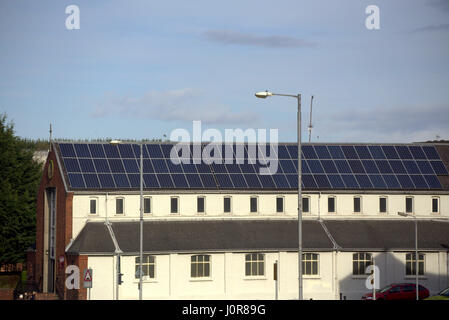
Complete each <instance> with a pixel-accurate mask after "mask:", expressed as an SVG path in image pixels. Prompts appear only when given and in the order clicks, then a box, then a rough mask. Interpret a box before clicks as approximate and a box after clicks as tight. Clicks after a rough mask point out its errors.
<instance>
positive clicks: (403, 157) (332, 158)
mask: <svg viewBox="0 0 449 320" xmlns="http://www.w3.org/2000/svg"><path fill="white" fill-rule="evenodd" d="M172 147H173V144H144V145H143V158H144V160H143V169H144V174H143V180H144V182H143V184H144V188H145V189H297V188H298V177H297V161H298V160H297V159H298V158H297V153H298V148H297V146H296V145H289V144H279V145H278V147H277V150H276V148H274V147H273V146H269V145H267V146H265V148H266V149H265V150H264V152H263V154H265V155H266V158H269V157H270V158H276V159H278V166H277V171H276V172H274V170H273V167H271V171H272V173H273V174H271V175H262V174H260V171H259V170H260V169H261V168H263V167H266V163H265V164H264V162H263V161H266V160H267V159H265V158H264V157H263V156H262V157H261V158H260V157H259V158H256V157H255V155H254V154H252V153H251V150H252V149H251V148H248V145H235V144H234V145H232V144H227V145H220V146H217V149H215V150H214V149H213V148H212V152H210V155H211V157H214V156H216V157H217V158H219V159H223V161H222V163H212V164H207V163H205V161H202V160H201V159H200V157H201V154H202V151H203V150H204V148H205V145H198V148H201V149H198V150H200V151H199V152H196V151H195V147H194V146H193V145H189V146H188V148H187V150H188V153H189V154H188V155H186V154H185V153H184V154H181V153H175V154H177V155H178V156H179V157H180V156H182V157H186V159H189V160H191V161H190V163H189V164H185V163H181V164H174V163H173V162H172V161H171V159H170V152H171V149H172ZM240 147H241V148H242V149H240ZM209 148H210V146H209ZM59 149H60V154H61V156H62V161H63V163H64V167H65V171H66V173H67V176H68V180H69V184H70V187H71V188H72V189H136V188H137V189H138V188H139V186H140V146H139V145H138V144H119V145H111V144H98V143H91V144H83V143H59ZM209 150H210V149H208V151H209ZM241 151H242V152H241ZM195 152H196V153H195ZM198 155H199V157H198ZM256 155H257V153H256ZM195 157H197V158H196V159H195ZM186 159H183V160H186ZM225 160H226V162H225ZM237 160H238V161H237ZM227 162H231V163H227ZM251 162H252V163H251ZM448 174H449V173H448V171H447V169H446V166H445V165H444V164H443V162H442V161H441V158H440V156H439V154H438V152H437V151H436V149H435V147H434V146H430V145H303V146H302V187H303V188H304V189H306V190H327V189H339V190H359V189H368V190H369V189H373V190H376V189H377V190H429V189H442V186H441V184H440V181H439V180H438V177H437V176H438V175H448Z"/></svg>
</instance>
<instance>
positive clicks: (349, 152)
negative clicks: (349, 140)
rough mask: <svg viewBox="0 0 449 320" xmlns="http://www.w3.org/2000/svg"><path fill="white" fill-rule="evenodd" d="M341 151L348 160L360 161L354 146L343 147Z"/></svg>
mask: <svg viewBox="0 0 449 320" xmlns="http://www.w3.org/2000/svg"><path fill="white" fill-rule="evenodd" d="M341 150H342V151H343V153H344V155H345V156H346V159H358V158H359V156H358V155H357V153H356V152H355V148H354V147H353V146H342V147H341Z"/></svg>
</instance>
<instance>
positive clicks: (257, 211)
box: [249, 196, 260, 214]
mask: <svg viewBox="0 0 449 320" xmlns="http://www.w3.org/2000/svg"><path fill="white" fill-rule="evenodd" d="M253 198H254V199H256V211H251V199H253ZM259 211H260V210H259V197H258V196H250V197H249V213H250V214H257V213H259Z"/></svg>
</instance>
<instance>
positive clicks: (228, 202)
mask: <svg viewBox="0 0 449 320" xmlns="http://www.w3.org/2000/svg"><path fill="white" fill-rule="evenodd" d="M223 203H224V212H231V198H230V197H225V198H224V200H223Z"/></svg>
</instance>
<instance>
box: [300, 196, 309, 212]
mask: <svg viewBox="0 0 449 320" xmlns="http://www.w3.org/2000/svg"><path fill="white" fill-rule="evenodd" d="M309 199H310V198H302V212H310V206H309Z"/></svg>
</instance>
